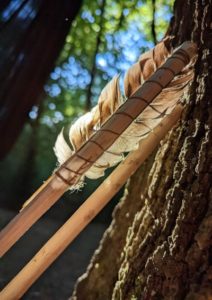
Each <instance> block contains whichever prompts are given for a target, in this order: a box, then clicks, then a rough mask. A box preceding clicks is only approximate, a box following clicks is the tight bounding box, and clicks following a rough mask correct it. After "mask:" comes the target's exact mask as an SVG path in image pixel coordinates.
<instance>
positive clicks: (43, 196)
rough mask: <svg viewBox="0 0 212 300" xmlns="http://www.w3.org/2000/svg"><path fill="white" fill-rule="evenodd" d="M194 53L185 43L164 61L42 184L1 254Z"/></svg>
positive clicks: (2, 240) (2, 242) (4, 235)
mask: <svg viewBox="0 0 212 300" xmlns="http://www.w3.org/2000/svg"><path fill="white" fill-rule="evenodd" d="M195 54H196V45H195V44H194V43H191V42H185V43H183V44H182V45H181V47H180V48H178V50H177V51H175V52H174V53H173V55H172V56H171V57H169V58H168V59H167V61H166V62H165V64H164V65H163V66H162V67H161V68H158V70H157V71H156V72H155V73H154V74H153V75H152V76H151V77H150V79H149V80H147V81H146V82H145V83H144V84H143V85H142V86H141V87H140V88H139V89H138V90H137V91H136V92H135V93H134V94H133V95H132V96H131V97H130V98H129V99H128V100H127V101H126V102H125V103H124V104H123V105H122V106H121V107H120V108H119V109H118V110H117V111H116V112H115V114H113V115H112V116H111V117H110V118H109V119H108V121H107V122H106V123H105V124H104V125H103V126H102V127H101V129H100V130H99V131H97V133H96V134H94V135H93V136H91V138H90V139H89V140H88V141H87V142H86V143H85V144H84V145H83V146H82V147H81V148H80V149H79V150H78V151H77V152H76V153H74V154H73V155H72V156H71V157H70V159H68V160H67V161H66V162H65V163H64V164H63V165H62V166H61V167H60V168H59V169H58V170H57V172H56V173H55V174H54V175H53V176H51V177H50V179H49V180H48V182H47V183H45V184H44V185H43V186H41V188H40V189H39V190H38V192H36V193H35V194H34V195H33V196H32V197H31V198H30V201H29V202H30V203H29V205H27V206H26V208H24V209H23V210H22V211H21V212H20V213H19V214H18V215H17V216H16V217H15V218H14V219H13V220H12V221H11V222H10V223H9V224H8V225H7V226H6V227H5V228H4V229H3V230H2V231H1V232H0V257H1V256H3V255H4V254H5V253H6V252H7V251H8V250H9V249H10V248H11V247H12V246H13V245H14V244H15V242H16V241H17V240H18V239H19V238H20V237H21V236H22V235H23V234H24V233H25V232H26V231H27V230H28V229H29V228H30V227H31V226H32V225H33V224H34V223H35V222H36V221H37V220H38V219H39V218H40V217H41V216H42V215H43V214H44V213H45V212H46V211H47V210H48V209H49V208H50V207H51V206H52V205H53V204H54V203H55V202H56V201H57V200H58V199H59V197H60V196H61V195H62V194H63V193H64V192H65V191H66V189H67V187H68V185H74V184H75V183H77V181H79V179H80V176H79V175H78V174H79V173H81V175H82V174H84V173H85V172H86V171H87V170H88V169H89V168H90V167H91V166H92V164H93V163H94V162H95V161H96V160H97V159H98V158H99V157H100V156H101V155H102V154H103V153H104V151H105V150H107V149H108V148H109V147H110V146H111V145H112V144H113V143H114V142H115V140H116V139H117V138H118V137H119V135H121V133H123V131H124V130H125V129H126V128H127V127H128V126H129V125H130V124H131V123H132V122H133V120H134V119H135V118H136V117H137V116H138V115H139V114H140V113H141V112H142V111H143V110H144V109H145V108H146V107H147V106H148V105H149V104H150V103H151V102H152V101H153V100H154V98H155V97H156V96H157V95H158V94H159V93H160V92H161V90H162V88H163V87H165V86H167V85H168V84H169V83H170V82H171V80H172V79H173V78H174V75H176V74H178V73H179V72H180V71H181V70H182V69H183V68H184V67H185V65H186V64H187V63H189V59H191V58H192V57H193V56H194V55H195ZM127 115H128V116H127ZM129 116H131V117H129ZM92 141H93V142H92ZM98 145H100V146H98ZM68 169H69V170H68ZM67 183H68V184H67Z"/></svg>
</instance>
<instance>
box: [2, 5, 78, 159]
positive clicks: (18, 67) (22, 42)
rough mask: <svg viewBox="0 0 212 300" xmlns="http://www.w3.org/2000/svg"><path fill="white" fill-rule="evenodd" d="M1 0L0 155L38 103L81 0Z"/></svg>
mask: <svg viewBox="0 0 212 300" xmlns="http://www.w3.org/2000/svg"><path fill="white" fill-rule="evenodd" d="M13 2H14V1H12V0H7V1H3V2H2V3H1V4H0V121H1V122H0V136H1V147H0V158H2V157H4V156H5V155H6V154H7V153H8V151H9V150H10V149H11V147H12V145H13V144H14V142H15V141H16V139H17V137H18V135H19V133H20V131H21V129H22V127H23V125H24V123H25V121H26V120H27V118H28V113H29V111H30V110H31V109H32V106H33V105H37V104H38V102H39V101H38V99H39V96H40V95H41V94H42V93H43V86H44V84H45V82H46V80H47V79H48V76H49V73H50V72H51V70H52V68H53V66H54V63H55V60H56V59H57V57H58V55H59V53H60V51H61V49H62V47H63V44H64V42H65V38H66V35H67V34H68V32H69V29H70V25H71V22H72V20H73V19H74V17H75V16H76V14H77V12H78V11H79V8H80V6H81V2H82V0H74V1H69V0H55V1H52V0H45V1H41V0H32V1H29V0H24V1H16V2H17V3H15V4H14V3H13Z"/></svg>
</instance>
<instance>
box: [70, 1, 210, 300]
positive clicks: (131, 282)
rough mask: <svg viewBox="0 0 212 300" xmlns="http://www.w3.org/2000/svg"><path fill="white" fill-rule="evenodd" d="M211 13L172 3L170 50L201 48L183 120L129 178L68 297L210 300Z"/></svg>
mask: <svg viewBox="0 0 212 300" xmlns="http://www.w3.org/2000/svg"><path fill="white" fill-rule="evenodd" d="M211 12H212V3H211V1H210V0H205V1H201V0H197V1H189V0H186V1H185V0H177V1H176V2H175V6H174V18H173V20H172V21H171V24H170V28H169V34H172V35H174V37H175V38H174V40H173V44H174V46H177V45H179V44H181V43H182V42H183V41H185V40H193V41H195V42H196V43H197V45H198V49H199V50H198V59H197V63H196V66H195V78H194V81H193V83H192V85H191V88H190V91H189V95H188V96H187V97H186V98H187V99H186V102H187V106H186V109H185V112H184V115H183V117H182V120H181V121H180V122H179V124H178V126H177V127H176V128H175V129H173V130H172V132H171V133H170V134H168V136H167V137H166V139H165V140H164V141H163V142H162V145H161V147H160V148H159V149H158V151H157V153H156V154H155V156H154V157H151V159H149V160H148V161H147V162H146V164H145V165H144V166H143V167H142V168H141V169H140V170H139V171H138V172H137V173H136V174H135V175H134V176H133V177H132V178H131V179H130V181H129V183H128V185H127V188H126V190H125V195H124V197H123V199H122V200H121V202H120V204H119V205H118V206H117V207H116V209H115V211H114V215H113V221H112V224H111V226H110V227H109V229H108V230H107V231H106V233H105V234H104V237H103V239H102V241H101V243H100V246H99V249H98V250H97V251H96V253H95V254H94V256H93V258H92V260H91V262H90V265H89V267H88V269H87V272H86V273H85V274H84V275H83V276H82V277H81V278H80V279H79V280H78V283H77V285H76V288H75V291H74V293H73V295H72V298H71V299H74V300H84V299H87V300H93V299H95V300H100V299H101V300H110V299H114V300H116V299H120V300H128V299H134V300H135V299H139V300H140V299H176V300H179V299H187V300H191V299H192V300H193V299H194V300H195V299H212V284H211V283H212V259H211V258H212V256H211V255H212V254H211V251H212V197H211V190H210V189H211V182H212V176H211V167H212V155H211V152H212V150H211V149H212V148H211V144H212V143H211V140H212V135H211V123H212V122H211V120H212V110H211V108H210V100H211V82H212V55H211V54H212V53H211V52H212V31H211V27H210V26H211V22H212V18H211Z"/></svg>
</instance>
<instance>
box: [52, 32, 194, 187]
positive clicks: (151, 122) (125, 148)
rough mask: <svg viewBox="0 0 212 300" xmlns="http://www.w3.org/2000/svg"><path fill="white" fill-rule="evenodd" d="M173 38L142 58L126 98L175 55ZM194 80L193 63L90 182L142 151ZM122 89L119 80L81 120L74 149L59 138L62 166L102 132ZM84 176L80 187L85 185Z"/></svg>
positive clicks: (129, 78)
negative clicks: (128, 154)
mask: <svg viewBox="0 0 212 300" xmlns="http://www.w3.org/2000/svg"><path fill="white" fill-rule="evenodd" d="M170 42H171V37H167V38H166V39H164V40H163V41H161V42H160V43H158V44H157V45H156V46H155V48H154V49H151V50H149V51H148V52H146V53H144V54H142V55H141V56H140V58H139V61H138V62H137V63H135V64H134V65H133V66H132V67H131V68H130V69H129V70H128V71H127V73H126V75H125V79H124V88H125V95H126V97H127V98H128V97H130V96H132V95H133V94H134V93H135V91H136V90H137V89H138V88H139V87H140V85H142V84H143V83H144V82H145V81H146V80H147V79H148V78H149V77H150V76H151V75H152V74H153V73H154V72H155V71H156V70H157V69H158V68H159V67H160V66H161V65H162V64H163V63H164V62H165V60H166V59H167V58H168V57H169V56H170V55H171V53H172V51H173V49H171V46H170V45H171V43H170ZM192 78H193V63H192V62H191V63H190V64H189V65H187V66H186V67H185V68H184V69H183V70H182V72H180V73H179V74H178V75H177V76H175V78H174V79H173V80H172V82H171V83H170V84H169V85H168V86H167V87H166V88H164V89H163V90H162V92H161V93H160V94H159V95H158V96H157V97H156V98H155V99H154V101H153V102H152V103H151V104H150V105H148V106H147V107H146V108H145V109H144V111H143V112H142V113H141V114H140V115H139V116H138V118H137V119H136V120H134V122H132V124H131V125H130V126H129V127H128V128H127V129H126V130H125V131H124V133H123V134H122V135H120V136H119V137H118V139H117V140H116V141H115V142H114V144H113V145H112V146H111V147H110V148H109V149H108V150H106V151H105V152H104V153H103V154H102V156H101V157H100V158H99V159H98V160H97V161H96V162H95V163H94V165H93V166H92V167H91V168H90V169H89V170H88V171H86V173H85V175H84V176H86V177H88V178H91V179H96V178H99V177H101V176H103V175H104V172H105V169H107V168H109V167H112V166H114V165H116V164H117V163H119V162H120V161H121V160H122V159H123V157H124V156H123V155H124V153H125V152H130V151H132V150H135V149H136V148H137V147H138V143H139V141H140V140H141V139H142V138H145V137H146V136H147V135H148V134H149V133H150V132H152V131H153V130H154V128H155V127H156V126H157V125H158V124H159V123H160V122H161V120H162V119H163V118H164V117H165V116H166V115H168V114H170V112H171V111H172V110H173V109H174V107H175V106H176V104H177V103H178V102H179V99H180V98H181V96H182V95H183V93H184V92H186V90H187V86H188V83H189V82H190V81H191V79H192ZM123 101H124V100H123V98H122V96H121V91H120V86H119V76H115V77H114V78H113V79H112V80H111V81H110V82H109V83H108V84H107V85H106V86H105V87H104V89H103V90H102V92H101V94H100V96H99V99H98V104H97V105H96V106H95V107H94V108H93V109H92V110H91V111H90V112H88V113H86V114H85V115H83V116H81V117H80V118H78V120H77V121H76V122H75V123H74V124H72V126H71V127H70V130H69V140H70V143H71V145H72V148H73V149H71V148H70V147H69V145H68V144H67V143H66V141H65V138H64V135H63V130H62V131H61V133H60V134H59V135H58V138H57V140H56V143H55V147H54V151H55V154H56V156H57V158H58V162H59V164H60V165H61V164H62V163H63V162H65V161H66V160H67V159H68V158H69V157H70V156H71V155H72V154H73V153H74V152H75V151H76V150H77V149H79V148H80V147H81V146H82V144H84V143H85V142H86V141H87V140H88V138H89V137H90V136H91V135H92V134H94V133H95V132H96V131H97V130H98V129H100V128H101V126H102V124H103V123H104V122H105V121H106V120H107V119H108V118H109V117H110V116H111V115H112V114H113V113H114V112H115V111H116V110H117V109H118V107H119V106H120V105H121V104H122V103H123ZM84 176H82V177H81V180H80V181H79V183H78V184H77V186H74V187H72V189H73V188H74V189H76V188H79V187H81V186H82V185H83V181H84Z"/></svg>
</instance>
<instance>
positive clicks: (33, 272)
mask: <svg viewBox="0 0 212 300" xmlns="http://www.w3.org/2000/svg"><path fill="white" fill-rule="evenodd" d="M181 112H182V106H181V105H178V106H177V107H176V108H175V109H174V110H173V112H172V113H171V114H170V115H169V116H167V117H166V118H165V119H164V120H163V121H162V122H161V123H160V124H159V125H158V126H157V127H156V128H155V130H154V131H153V132H152V133H150V134H149V135H148V137H147V138H146V139H145V140H143V141H142V142H140V145H139V148H138V150H136V151H134V152H132V153H130V154H129V155H128V156H127V157H126V159H125V160H124V161H123V162H122V163H121V164H120V165H119V166H118V167H117V168H116V169H115V170H114V171H113V172H112V173H111V174H110V175H109V177H108V178H107V179H106V180H105V181H104V182H103V183H102V184H101V185H100V186H99V187H98V188H97V189H96V191H95V192H94V193H93V194H92V195H91V196H90V197H89V198H88V199H87V200H86V201H85V202H84V203H83V204H82V205H81V206H80V208H79V209H78V210H77V211H76V212H75V213H74V214H73V215H72V216H71V217H70V219H69V220H68V221H67V222H66V223H65V224H64V225H63V226H62V227H61V228H60V229H59V230H58V231H57V232H56V233H55V234H54V235H53V236H52V237H51V238H50V239H49V240H48V242H47V243H46V244H45V245H44V246H43V247H42V248H41V249H40V250H39V251H38V252H37V254H36V255H35V256H34V257H33V258H32V259H31V260H30V262H29V263H28V264H27V265H26V266H25V267H24V268H23V269H22V270H21V271H20V272H19V273H18V274H17V275H16V277H14V279H13V280H12V281H11V282H10V283H9V284H8V285H7V286H6V287H5V288H4V289H3V290H2V291H1V293H0V299H1V300H18V299H20V298H21V297H22V296H23V294H24V293H25V292H26V291H27V290H28V289H29V287H30V286H31V285H32V284H33V283H34V282H35V281H36V280H37V279H38V278H39V276H40V275H41V274H42V273H43V272H44V271H45V270H46V269H47V268H48V267H49V266H50V265H51V263H52V262H53V261H54V260H55V259H56V258H57V257H58V256H59V255H60V254H61V253H62V252H63V251H64V250H65V249H66V247H67V246H68V245H69V244H70V243H71V242H72V241H73V240H74V238H75V237H76V236H77V235H78V234H79V233H80V232H81V231H82V230H83V229H84V228H85V227H86V226H87V224H89V223H90V221H91V220H92V219H93V218H94V217H95V216H96V215H97V214H98V213H99V212H100V211H101V209H102V208H103V207H104V206H105V205H106V204H107V203H108V202H109V201H110V199H111V198H112V197H113V196H114V195H115V194H116V193H117V191H119V190H120V188H121V187H122V186H123V185H124V183H125V182H126V181H127V179H128V178H129V176H130V175H132V174H133V173H134V172H135V171H136V170H137V169H138V167H139V166H140V165H141V164H142V163H143V162H144V160H145V159H146V158H147V157H148V156H149V155H150V154H151V153H152V152H153V150H154V149H155V148H156V146H157V145H158V144H159V142H160V141H161V140H162V139H163V138H164V136H165V135H166V133H167V132H168V131H169V130H170V129H171V128H172V127H173V126H174V125H175V124H176V122H177V121H178V120H179V118H180V115H181ZM70 267H71V266H70Z"/></svg>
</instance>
